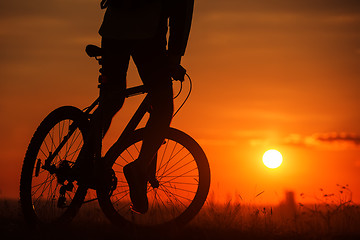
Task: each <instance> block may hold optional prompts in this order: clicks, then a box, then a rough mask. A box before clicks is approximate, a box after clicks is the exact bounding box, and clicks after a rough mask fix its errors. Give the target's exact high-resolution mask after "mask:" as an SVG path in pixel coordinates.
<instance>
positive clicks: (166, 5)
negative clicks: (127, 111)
mask: <svg viewBox="0 0 360 240" xmlns="http://www.w3.org/2000/svg"><path fill="white" fill-rule="evenodd" d="M102 4H103V5H105V6H106V7H107V10H106V13H105V16H104V19H103V23H102V25H101V28H100V30H99V33H100V35H101V36H102V44H101V47H102V49H103V58H102V59H103V62H102V64H103V76H105V78H106V83H104V84H103V87H102V89H101V91H102V100H101V102H100V105H99V108H98V109H97V112H96V113H95V114H94V117H93V119H92V120H91V123H90V134H89V138H88V141H87V143H86V144H88V146H89V147H90V148H89V149H93V148H95V147H96V139H102V137H103V136H104V135H105V133H106V132H107V130H108V129H109V126H110V124H111V120H112V118H113V116H114V115H115V114H116V113H117V112H118V111H119V110H120V108H121V107H122V105H123V102H124V94H123V92H124V90H125V88H126V74H127V70H128V66H129V60H130V56H131V57H132V59H133V61H134V63H135V65H136V67H137V69H138V72H139V75H140V78H141V80H142V81H143V83H144V85H145V86H146V88H147V90H148V94H149V96H150V98H151V111H150V117H149V120H148V122H147V124H146V127H145V129H146V134H145V136H144V139H143V144H142V148H141V151H140V154H139V157H138V159H137V160H135V161H134V162H132V163H130V164H128V165H126V166H125V167H124V169H123V170H124V175H125V178H126V180H127V182H128V185H129V189H130V198H131V201H132V204H133V206H132V208H133V210H134V211H136V212H139V213H145V212H146V211H147V209H148V199H147V168H148V166H149V164H150V162H151V159H152V158H153V156H154V155H155V154H156V152H157V150H158V148H159V147H160V146H161V144H162V143H163V141H164V139H165V134H166V131H167V130H168V129H169V126H170V122H171V119H172V115H173V90H172V81H171V77H173V78H175V79H176V80H180V79H181V78H183V77H184V74H185V72H183V70H184V69H183V68H182V67H181V66H180V62H181V57H182V56H183V55H184V53H185V48H186V45H187V41H188V36H189V32H190V26H191V20H192V13H193V6H194V0H111V1H109V0H107V1H106V0H103V1H102ZM168 30H169V38H168V39H167V37H166V36H167V32H168ZM99 129H100V130H99Z"/></svg>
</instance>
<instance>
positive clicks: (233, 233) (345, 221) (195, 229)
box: [0, 196, 360, 240]
mask: <svg viewBox="0 0 360 240" xmlns="http://www.w3.org/2000/svg"><path fill="white" fill-rule="evenodd" d="M325 197H327V196H325ZM290 199H291V196H290ZM0 221H1V222H0V230H1V233H0V236H1V237H0V238H1V239H3V240H4V239H34V240H35V239H52V240H57V239H59V240H60V239H61V240H62V239H64V240H70V239H76V240H85V239H86V240H88V239H99V240H100V239H101V240H103V239H104V240H105V239H122V240H123V239H124V240H127V239H184V240H185V239H186V240H187V239H189V240H190V239H205V240H206V239H255V240H256V239H360V206H359V205H356V204H353V203H352V202H351V201H343V202H342V201H340V202H338V203H335V202H333V204H328V203H326V201H324V202H323V203H322V204H317V205H303V204H295V203H294V202H292V201H288V202H287V201H284V203H281V204H279V205H277V206H254V205H248V204H243V203H242V202H232V201H229V202H227V203H223V204H215V203H214V202H213V201H211V200H209V201H208V202H207V203H206V205H205V206H204V207H203V209H202V211H201V212H200V213H199V215H198V216H197V217H196V218H195V219H194V220H193V221H192V222H190V223H189V224H188V225H187V226H185V227H183V228H179V229H177V230H173V231H172V232H161V233H146V234H142V233H139V232H136V231H134V230H132V229H126V230H124V229H123V230H119V229H116V228H115V227H113V226H112V225H111V224H110V223H109V222H108V220H107V219H106V218H105V217H104V215H103V213H102V212H101V210H100V208H99V207H98V206H97V204H93V205H87V206H85V207H83V208H82V209H81V210H80V213H79V215H78V216H77V217H76V219H75V220H74V222H73V223H72V224H71V225H70V226H68V227H66V228H62V229H48V228H47V229H29V228H28V227H27V225H26V224H25V222H24V220H23V217H22V214H21V212H20V209H19V206H18V201H14V200H4V199H3V200H1V201H0Z"/></svg>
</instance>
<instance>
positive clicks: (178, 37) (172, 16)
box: [168, 0, 194, 64]
mask: <svg viewBox="0 0 360 240" xmlns="http://www.w3.org/2000/svg"><path fill="white" fill-rule="evenodd" d="M169 2H171V6H170V9H169V27H170V32H169V33H170V34H169V43H168V54H169V57H170V58H171V59H172V60H173V61H175V62H176V64H180V60H181V56H183V55H184V54H185V49H186V45H187V42H188V38H189V33H190V28H191V21H192V15H193V9H194V0H170V1H169Z"/></svg>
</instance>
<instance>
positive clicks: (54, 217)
mask: <svg viewBox="0 0 360 240" xmlns="http://www.w3.org/2000/svg"><path fill="white" fill-rule="evenodd" d="M71 123H75V125H72V126H75V128H74V130H75V131H74V132H73V134H72V135H71V137H70V138H69V139H67V141H66V144H65V145H64V146H63V148H62V149H61V150H60V151H59V153H58V155H57V156H55V157H54V159H53V161H52V162H51V164H53V166H56V167H59V166H60V165H59V164H60V163H61V162H62V163H63V166H65V164H67V165H68V166H69V167H71V166H72V165H73V163H74V162H75V161H76V159H77V155H78V154H79V152H80V149H81V147H82V144H83V141H84V139H85V134H86V132H87V128H88V120H87V118H86V117H85V114H84V113H83V112H82V111H81V110H79V109H78V108H75V107H72V106H64V107H60V108H58V109H56V110H54V111H52V112H51V113H50V114H49V115H48V116H47V117H46V118H45V119H44V120H43V121H42V122H41V123H40V125H39V127H38V128H37V130H36V131H35V133H34V135H33V137H32V139H31V141H30V144H29V146H28V149H27V151H26V154H25V158H24V162H23V166H22V170H21V178H20V204H21V210H22V213H23V215H24V218H25V220H26V222H27V223H28V224H31V225H33V224H52V225H54V224H65V223H68V222H70V221H71V220H72V219H73V218H74V217H75V215H76V213H77V212H78V210H79V208H80V206H81V204H82V202H83V201H84V198H85V195H86V193H87V189H86V188H85V187H79V186H77V185H75V186H74V188H73V190H72V191H66V195H65V197H66V198H65V199H67V200H70V201H69V202H68V203H65V202H64V205H61V207H59V206H58V204H59V198H60V192H59V190H60V187H61V184H60V183H59V176H61V175H60V174H59V173H58V175H57V174H56V173H54V172H53V173H51V172H50V171H48V170H44V169H43V168H42V166H44V162H45V159H46V158H47V157H48V156H49V154H51V153H52V152H53V151H54V149H56V147H57V146H58V145H59V143H60V142H61V141H62V139H63V137H64V136H65V135H66V134H67V133H68V131H69V129H68V128H69V127H70V124H71ZM64 160H66V163H65V161H64ZM73 184H76V183H75V182H74V183H73ZM62 185H64V183H63V184H62Z"/></svg>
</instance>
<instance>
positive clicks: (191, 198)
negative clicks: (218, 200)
mask: <svg viewBox="0 0 360 240" xmlns="http://www.w3.org/2000/svg"><path fill="white" fill-rule="evenodd" d="M143 136H144V129H140V130H136V131H135V132H134V134H133V136H131V137H130V138H129V139H127V142H126V143H125V144H123V147H122V149H121V154H120V155H119V157H118V158H117V160H116V162H115V164H114V165H113V170H114V172H115V175H116V178H117V186H116V189H115V190H114V191H112V194H111V196H109V191H108V190H106V189H105V190H102V189H98V190H97V194H98V199H99V204H100V206H101V208H102V210H103V211H104V213H105V215H106V216H107V217H108V218H109V219H110V220H111V222H113V223H114V224H116V225H119V226H124V227H126V226H132V227H137V228H151V229H154V228H168V227H172V226H179V225H183V224H186V223H187V222H189V221H190V220H191V219H192V218H193V217H195V215H196V214H197V213H198V212H199V211H200V209H201V207H202V206H203V204H204V202H205V200H206V197H207V194H208V192H209V187H210V169H209V164H208V161H207V158H206V155H205V153H204V152H203V150H202V149H201V147H200V146H199V145H198V144H197V143H196V141H195V140H194V139H192V138H191V137H190V136H188V135H187V134H185V133H183V132H181V131H179V130H176V129H173V128H171V129H170V131H169V133H168V135H167V137H166V139H165V142H164V144H163V145H162V146H161V147H160V149H159V151H158V153H157V156H156V158H157V160H156V162H157V164H156V165H157V166H156V174H155V175H156V179H152V180H149V182H148V193H147V196H148V200H149V210H148V211H147V213H145V214H137V213H134V212H132V211H131V208H130V206H131V201H130V196H129V188H128V185H127V182H126V179H125V177H124V174H123V167H124V166H125V165H126V164H128V163H129V162H132V161H134V160H135V159H137V157H138V155H139V150H140V149H141V144H142V139H143Z"/></svg>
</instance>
